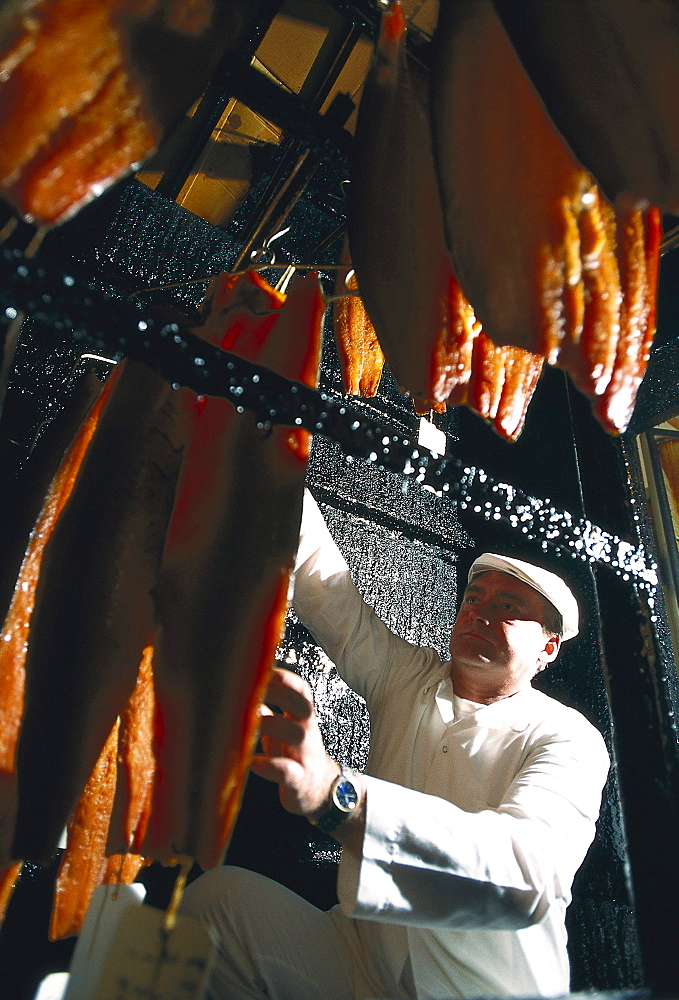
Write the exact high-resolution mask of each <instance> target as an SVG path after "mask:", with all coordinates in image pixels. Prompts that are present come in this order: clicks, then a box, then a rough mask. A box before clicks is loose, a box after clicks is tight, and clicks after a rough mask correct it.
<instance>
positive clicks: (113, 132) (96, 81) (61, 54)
mask: <svg viewBox="0 0 679 1000" xmlns="http://www.w3.org/2000/svg"><path fill="white" fill-rule="evenodd" d="M242 18H243V4H242V3H241V2H240V0H196V2H194V3H191V4H178V3H177V2H176V0H173V2H169V0H97V2H91V0H34V2H33V3H30V4H20V5H17V4H7V5H6V6H5V8H4V9H3V10H2V11H0V193H3V194H4V196H5V197H6V198H7V199H8V200H9V201H10V202H12V204H13V205H14V206H15V207H16V209H17V210H18V212H19V213H20V214H21V215H24V216H26V217H28V218H29V219H31V220H34V221H35V222H36V223H37V224H38V225H40V226H43V227H45V226H51V225H54V224H57V223H59V222H62V221H64V220H65V219H67V218H69V217H70V216H71V215H73V214H74V213H75V212H77V211H78V209H79V208H80V207H81V206H82V205H84V204H85V203H86V202H87V201H89V200H90V199H91V198H94V197H96V196H97V195H98V194H100V193H101V191H102V190H104V189H105V188H106V187H107V186H109V185H110V184H112V183H114V182H115V181H116V180H118V179H119V178H120V177H122V176H124V175H125V174H126V173H128V172H129V171H130V170H132V169H135V166H136V165H138V164H139V163H140V162H142V161H143V160H145V159H146V158H147V157H148V156H149V154H150V153H151V152H152V151H153V150H154V149H155V147H156V145H157V144H158V142H159V140H160V138H161V136H162V135H163V133H164V132H165V131H166V130H167V129H168V128H170V127H172V126H173V125H175V124H177V122H178V121H179V120H180V119H181V117H182V116H183V115H184V114H185V113H186V112H187V111H188V109H189V108H190V106H191V105H192V103H193V102H194V101H195V100H196V98H197V97H199V96H200V94H201V92H202V90H203V89H204V87H205V85H206V83H207V81H208V80H209V78H210V75H211V73H212V71H213V70H214V68H215V66H216V64H217V62H218V60H219V58H220V57H221V56H222V55H223V54H224V52H225V51H226V49H227V47H228V45H229V44H231V41H232V39H233V38H234V36H235V34H236V33H237V29H238V27H239V26H240V24H241V22H242Z"/></svg>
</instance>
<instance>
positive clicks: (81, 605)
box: [12, 360, 183, 861]
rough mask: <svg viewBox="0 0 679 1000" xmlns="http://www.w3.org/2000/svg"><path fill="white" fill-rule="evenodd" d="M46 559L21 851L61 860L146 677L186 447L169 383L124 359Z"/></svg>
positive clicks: (30, 667) (26, 728)
mask: <svg viewBox="0 0 679 1000" xmlns="http://www.w3.org/2000/svg"><path fill="white" fill-rule="evenodd" d="M118 372H119V373H120V374H119V377H118V378H117V379H116V383H115V386H114V387H113V389H112V391H111V392H110V393H109V394H108V395H107V397H106V401H105V404H104V406H103V407H102V410H101V415H100V418H99V421H98V425H97V429H96V433H95V435H94V437H93V439H92V441H91V443H90V445H89V447H88V449H87V453H86V456H85V458H84V460H83V462H82V465H81V467H80V469H79V473H78V477H77V481H76V483H75V486H74V488H73V490H72V492H71V495H70V497H69V499H68V502H67V504H65V506H64V508H63V510H62V511H61V514H60V516H59V518H58V520H57V522H56V525H55V527H54V529H53V531H52V534H51V536H50V540H49V543H48V545H47V546H46V548H45V552H44V555H43V559H42V565H41V568H40V577H39V580H38V584H37V588H36V594H35V606H34V609H33V614H32V618H31V626H30V636H29V642H28V652H27V658H26V699H25V708H24V715H23V720H22V724H21V734H20V738H19V743H18V748H17V774H18V790H19V797H18V809H17V820H16V825H15V835H14V843H13V847H12V850H13V856H14V857H16V858H28V859H31V860H35V861H38V860H46V859H49V858H50V857H52V855H53V854H54V851H55V850H56V846H57V844H58V842H59V837H60V836H61V831H62V830H63V828H64V826H65V825H66V822H67V820H68V817H69V816H70V814H71V811H72V809H73V808H74V807H75V803H76V801H77V798H78V795H79V794H80V791H81V789H82V787H83V785H84V783H85V781H86V779H87V776H88V775H89V774H90V773H91V771H92V768H93V767H94V764H95V762H96V760H97V758H98V756H99V753H100V751H101V748H102V746H103V744H104V742H105V740H106V738H107V736H108V733H109V732H110V730H111V727H112V725H113V723H114V721H115V719H116V718H117V717H118V716H119V715H120V713H121V712H122V711H123V708H124V706H125V703H126V701H127V699H128V698H129V696H130V694H131V692H132V690H133V688H134V685H135V681H136V677H137V670H138V666H139V662H140V660H141V656H142V651H143V649H144V646H145V645H146V644H147V641H148V637H149V635H150V633H151V629H152V622H153V606H152V597H151V591H152V589H153V586H154V584H155V581H156V574H157V571H158V568H159V565H160V556H161V553H162V545H163V540H164V536H165V530H166V525H167V523H168V521H169V517H170V512H171V509H172V503H173V499H174V489H175V484H176V477H177V475H178V471H179V463H180V460H181V448H182V444H183V440H182V437H181V430H180V429H179V425H178V423H177V422H176V420H175V416H176V414H175V409H174V394H173V390H172V389H171V387H170V386H169V384H168V383H167V382H165V381H164V380H163V379H161V378H160V377H159V376H158V375H156V374H155V373H154V372H152V371H151V369H149V368H147V367H146V366H145V365H142V364H139V363H137V362H132V361H129V360H128V361H125V362H123V363H122V364H121V365H120V367H119V369H118V370H117V372H116V375H118Z"/></svg>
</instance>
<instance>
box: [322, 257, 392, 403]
mask: <svg viewBox="0 0 679 1000" xmlns="http://www.w3.org/2000/svg"><path fill="white" fill-rule="evenodd" d="M347 285H348V288H349V289H350V290H354V289H356V288H357V287H358V282H357V281H356V275H351V277H350V278H349V280H348V282H347ZM333 320H334V324H333V328H334V332H335V343H336V344H337V353H338V355H339V361H340V367H341V370H342V379H343V382H344V388H345V390H346V392H348V393H349V395H350V396H365V397H368V398H369V397H372V396H375V395H377V390H378V389H379V385H380V379H381V377H382V368H383V367H384V354H383V353H382V348H381V347H380V345H379V341H378V339H377V334H376V333H375V327H374V326H373V325H372V322H371V321H370V317H369V316H368V313H367V311H366V308H365V306H364V304H363V300H362V299H361V298H360V296H359V295H358V294H355V295H343V296H342V297H341V298H339V299H336V300H335V302H334V304H333Z"/></svg>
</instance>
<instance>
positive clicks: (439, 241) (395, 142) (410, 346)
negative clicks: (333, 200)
mask: <svg viewBox="0 0 679 1000" xmlns="http://www.w3.org/2000/svg"><path fill="white" fill-rule="evenodd" d="M350 167H351V184H350V185H349V202H348V212H347V228H348V234H349V249H350V254H351V259H352V261H353V264H354V267H355V269H356V277H357V279H358V287H359V293H360V295H361V298H362V300H363V303H364V305H365V307H366V310H367V312H368V315H369V317H370V320H371V321H372V324H373V326H374V328H375V332H376V333H377V337H378V340H379V342H380V347H381V348H382V350H383V351H384V355H385V357H386V361H387V364H388V365H389V368H390V369H391V372H392V374H393V376H394V378H395V380H396V382H397V384H398V385H399V386H400V388H401V390H402V391H404V392H409V393H411V395H413V396H416V397H422V398H426V399H428V398H437V400H439V401H440V400H442V399H444V398H445V395H442V396H438V395H436V394H435V392H434V384H435V382H436V376H435V373H434V370H433V369H434V361H433V359H434V353H435V349H436V345H437V343H438V342H439V341H440V339H441V338H442V336H445V332H446V330H447V326H448V323H449V312H450V301H449V298H450V281H451V277H452V268H451V264H450V260H449V257H448V252H447V249H446V244H445V237H444V232H443V219H442V215H441V205H440V200H439V194H438V185H437V180H436V174H435V171H434V160H433V156H432V151H431V138H430V133H429V122H428V114H427V103H426V97H424V96H423V92H422V91H421V90H420V89H419V86H418V77H417V76H416V73H415V71H414V69H413V67H411V66H409V64H408V61H407V58H406V50H405V18H404V14H403V11H402V8H401V6H400V4H395V5H394V6H393V7H392V8H391V10H390V11H389V12H388V13H387V14H385V15H384V16H383V19H382V26H381V31H380V38H379V42H378V46H377V49H376V52H375V56H374V59H373V63H372V66H371V69H370V71H369V74H368V77H367V79H366V83H365V87H364V90H363V95H362V97H361V103H360V106H359V112H358V119H357V123H356V133H355V136H354V142H353V145H352V159H351V164H350Z"/></svg>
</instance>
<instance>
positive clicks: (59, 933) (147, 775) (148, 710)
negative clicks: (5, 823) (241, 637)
mask: <svg viewBox="0 0 679 1000" xmlns="http://www.w3.org/2000/svg"><path fill="white" fill-rule="evenodd" d="M152 655H153V650H152V648H151V647H150V646H149V647H147V648H146V649H145V650H144V655H143V657H142V662H141V664H140V666H139V674H138V677H137V683H136V685H135V689H134V691H133V692H132V695H131V696H130V698H129V700H128V703H127V705H126V706H125V710H124V712H123V715H122V718H121V719H117V720H116V722H115V724H114V726H113V729H112V730H111V732H110V734H109V737H108V739H107V741H106V743H105V744H104V748H103V750H102V751H101V754H100V755H99V759H98V760H97V762H96V764H95V765H94V769H93V771H92V774H91V775H90V777H89V778H88V780H87V784H86V785H85V788H84V789H83V791H82V793H81V795H80V798H79V799H78V804H77V806H76V808H75V810H74V812H73V816H72V817H71V819H70V821H69V824H68V829H67V840H66V849H65V851H64V854H63V856H62V859H61V864H60V865H59V872H58V874H57V879H56V883H55V889H54V899H53V903H52V915H51V919H50V930H49V937H50V940H51V941H56V940H59V939H61V938H65V937H69V936H71V935H73V934H79V933H80V930H81V929H82V924H83V921H84V919H85V915H86V913H87V908H88V906H89V904H90V900H91V898H92V893H93V892H94V891H95V889H97V888H98V887H99V886H100V885H102V883H109V882H110V883H115V884H128V883H130V882H133V881H134V880H135V878H136V877H137V875H138V874H139V870H140V869H141V868H142V867H143V865H145V864H146V863H147V861H146V860H145V859H144V858H142V857H141V856H140V855H139V854H138V853H136V845H137V843H138V841H139V840H140V839H141V837H142V836H143V834H144V831H145V829H146V823H147V822H148V814H149V809H150V804H151V790H152V786H153V776H154V771H155V768H154V759H153V754H152V748H151V743H152V739H153V703H154V698H153V674H152V670H151V659H152ZM114 801H115V803H116V806H117V808H118V812H119V813H122V816H119V817H117V818H116V816H115V807H114ZM112 812H113V818H112ZM117 823H120V826H121V831H122V838H121V846H120V847H119V849H118V851H115V850H114V852H113V853H111V852H110V849H109V848H108V847H107V841H108V839H109V838H110V837H111V832H112V827H115V826H116V824H117ZM116 836H117V834H114V838H115V837H116Z"/></svg>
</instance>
